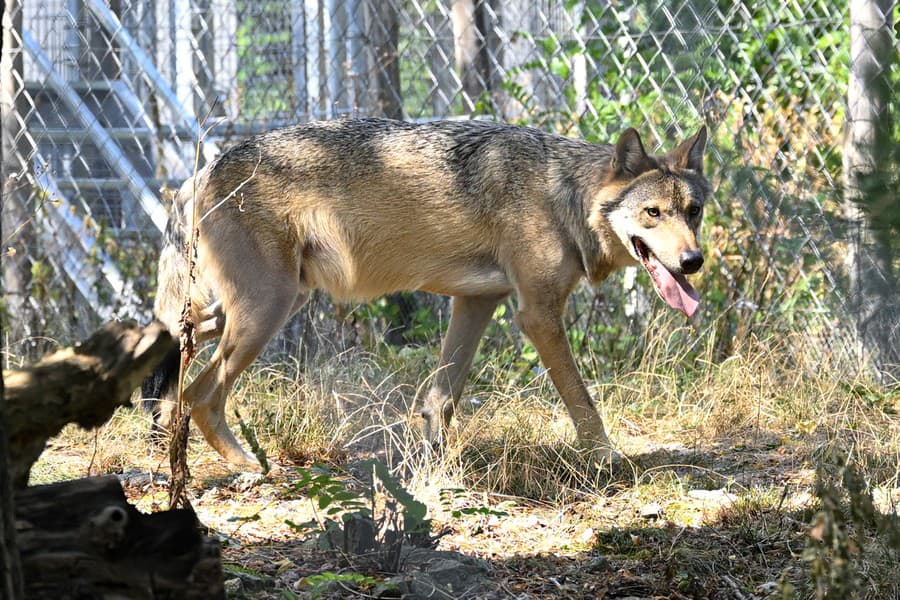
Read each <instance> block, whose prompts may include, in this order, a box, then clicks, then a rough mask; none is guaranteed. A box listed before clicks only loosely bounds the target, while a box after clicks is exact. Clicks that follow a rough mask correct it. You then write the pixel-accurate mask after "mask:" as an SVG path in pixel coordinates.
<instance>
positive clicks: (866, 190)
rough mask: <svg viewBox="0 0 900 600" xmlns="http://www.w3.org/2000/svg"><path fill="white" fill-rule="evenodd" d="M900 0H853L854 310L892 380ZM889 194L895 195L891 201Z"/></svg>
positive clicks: (850, 178) (850, 161)
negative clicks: (895, 21) (894, 103)
mask: <svg viewBox="0 0 900 600" xmlns="http://www.w3.org/2000/svg"><path fill="white" fill-rule="evenodd" d="M892 4H893V0H851V2H850V46H851V48H850V81H849V85H848V90H847V136H846V141H845V144H844V157H843V160H844V177H845V182H846V196H845V204H844V214H845V216H846V218H847V221H848V226H849V233H850V235H849V238H850V244H849V248H848V256H847V265H848V270H849V273H850V286H851V289H850V293H851V304H852V309H853V311H854V313H855V316H856V319H857V334H858V341H859V344H860V350H861V352H860V354H861V356H863V357H864V358H867V359H870V360H872V361H874V363H875V365H876V367H877V368H878V369H879V371H880V372H881V374H882V375H884V376H886V378H887V379H891V378H893V379H897V378H900V344H897V343H896V341H897V339H898V338H900V301H898V291H900V290H898V286H897V279H896V275H895V273H894V269H893V254H894V250H893V248H892V237H893V235H894V233H893V232H892V230H891V229H890V225H888V223H890V222H891V218H892V216H893V215H892V213H893V212H894V211H896V210H898V206H897V199H896V198H895V197H893V194H890V193H886V192H889V183H888V182H889V177H890V169H891V162H892V161H893V160H895V152H896V148H895V142H894V141H893V139H892V123H891V115H890V102H891V94H892V89H891V81H890V72H891V63H892V62H893V59H894V52H895V51H894V47H893V38H892V31H891V21H892V16H891V10H892ZM885 198H887V200H885Z"/></svg>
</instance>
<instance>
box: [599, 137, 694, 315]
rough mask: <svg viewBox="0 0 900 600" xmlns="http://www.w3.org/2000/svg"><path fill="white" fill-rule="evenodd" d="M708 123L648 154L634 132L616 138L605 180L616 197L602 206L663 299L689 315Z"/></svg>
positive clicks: (628, 250) (622, 242)
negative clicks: (670, 145) (674, 145)
mask: <svg viewBox="0 0 900 600" xmlns="http://www.w3.org/2000/svg"><path fill="white" fill-rule="evenodd" d="M705 147H706V128H705V127H701V128H700V131H698V132H697V133H696V134H695V135H694V136H693V137H691V138H689V139H688V140H686V141H685V142H683V143H682V144H681V145H679V146H678V147H677V148H675V149H674V150H672V151H670V152H668V153H666V154H663V155H659V156H650V155H648V154H647V153H646V152H645V151H644V145H643V144H642V143H641V138H640V136H639V135H638V133H637V131H635V130H634V129H629V130H627V131H626V132H625V133H623V134H622V136H621V137H620V138H619V140H618V142H617V143H616V146H615V149H614V151H613V155H612V158H611V159H610V168H609V180H608V184H609V186H610V187H611V189H614V190H616V194H615V196H613V197H611V198H608V199H607V200H605V201H604V202H603V206H602V207H600V211H601V212H602V213H603V214H604V215H605V218H606V220H607V222H608V224H609V226H610V227H611V229H612V231H613V232H614V233H615V236H616V237H617V238H618V241H619V242H620V243H621V244H622V245H623V246H624V247H625V249H626V251H627V252H628V254H630V255H631V257H632V258H633V259H634V260H636V261H638V262H639V263H641V264H642V265H643V266H644V268H645V269H647V272H648V273H649V274H650V278H651V279H652V280H653V286H654V287H655V288H656V291H657V293H658V294H659V295H660V297H661V298H662V299H663V300H665V302H666V304H668V305H669V306H671V307H672V308H675V309H677V310H680V311H681V312H683V313H684V314H685V315H687V316H689V317H690V316H691V315H693V314H694V311H696V309H697V306H698V304H699V296H698V294H697V292H696V290H694V288H693V287H692V286H691V284H690V283H688V282H687V279H685V275H690V274H691V273H696V272H697V271H698V270H699V269H700V267H701V266H702V265H703V253H702V252H701V251H700V248H699V246H698V245H697V232H698V230H699V228H700V221H701V220H702V218H703V205H704V203H705V201H706V198H707V196H708V195H709V193H710V185H709V182H708V181H707V180H706V178H705V177H704V176H703V151H704V149H705Z"/></svg>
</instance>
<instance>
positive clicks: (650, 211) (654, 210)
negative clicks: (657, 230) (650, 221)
mask: <svg viewBox="0 0 900 600" xmlns="http://www.w3.org/2000/svg"><path fill="white" fill-rule="evenodd" d="M647 214H648V215H650V216H651V217H658V216H659V209H658V208H657V207H655V206H648V207H647Z"/></svg>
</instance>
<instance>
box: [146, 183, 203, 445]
mask: <svg viewBox="0 0 900 600" xmlns="http://www.w3.org/2000/svg"><path fill="white" fill-rule="evenodd" d="M197 177H199V175H198V176H197ZM193 191H194V178H190V179H188V180H187V181H186V182H185V183H184V185H182V186H181V189H180V190H179V191H178V193H177V194H176V195H175V200H174V201H173V203H172V207H171V209H170V211H169V220H168V222H167V223H166V230H165V233H164V234H163V246H162V249H161V250H160V253H159V269H158V271H157V288H156V300H155V301H154V303H153V315H154V317H155V318H156V319H157V320H159V321H161V322H162V323H163V324H164V325H165V326H166V327H167V328H168V329H169V332H170V333H171V334H172V336H173V337H174V338H175V339H176V340H177V339H179V338H180V320H181V312H182V307H183V306H184V293H185V290H186V289H187V285H186V283H187V278H188V269H189V261H188V255H187V240H188V237H189V235H190V228H191V221H192V217H193V215H192V212H193ZM180 367H181V352H180V350H179V348H178V347H177V346H175V347H173V348H172V350H170V351H169V352H168V353H167V354H166V356H165V358H164V359H163V361H162V362H161V363H160V364H159V365H158V366H157V367H156V369H154V371H153V372H152V373H150V375H148V376H147V378H146V379H145V380H144V381H143V383H142V384H141V397H142V404H143V406H144V409H145V410H147V411H148V412H150V413H151V414H152V415H153V421H154V424H155V427H154V429H155V430H157V429H158V426H160V425H162V426H163V427H165V426H168V425H169V424H168V423H166V422H165V421H166V419H165V418H162V419H161V416H164V413H165V412H167V411H166V410H165V406H163V405H164V404H168V405H169V406H174V401H175V398H176V386H177V384H178V371H179V369H180Z"/></svg>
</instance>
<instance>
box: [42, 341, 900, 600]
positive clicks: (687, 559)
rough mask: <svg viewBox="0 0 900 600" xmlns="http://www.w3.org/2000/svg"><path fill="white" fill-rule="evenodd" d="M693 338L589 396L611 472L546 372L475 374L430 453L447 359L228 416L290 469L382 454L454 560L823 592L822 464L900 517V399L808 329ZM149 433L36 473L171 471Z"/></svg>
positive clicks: (880, 569) (299, 378) (865, 560)
mask: <svg viewBox="0 0 900 600" xmlns="http://www.w3.org/2000/svg"><path fill="white" fill-rule="evenodd" d="M691 335H692V333H691V332H690V331H687V330H675V331H671V330H670V331H669V333H668V334H667V335H666V337H665V339H663V336H662V335H660V336H658V337H657V338H656V339H654V340H651V341H650V342H649V343H648V345H647V346H646V348H645V352H644V354H643V357H642V358H641V359H640V360H639V361H636V362H635V364H636V365H637V366H636V368H634V369H632V370H630V371H628V372H623V373H618V374H615V375H612V374H610V376H609V377H607V378H606V379H604V380H602V381H601V382H599V383H594V384H593V386H592V387H593V389H592V392H593V393H594V394H595V396H596V397H598V398H602V402H601V403H600V404H601V410H602V413H603V417H604V419H605V421H606V423H607V425H608V427H609V429H610V432H611V434H612V438H613V440H614V443H616V444H617V446H618V448H619V450H620V451H621V452H622V454H623V458H622V460H620V461H617V462H616V463H614V464H613V465H612V466H610V465H609V464H602V463H598V462H597V460H596V458H595V456H594V454H593V453H591V452H589V451H585V450H583V449H581V448H579V447H578V446H577V444H576V443H575V440H574V431H573V428H572V426H571V424H570V423H569V421H568V417H567V416H566V413H565V410H564V409H563V408H561V407H560V405H559V402H558V401H557V399H556V394H555V392H554V391H553V389H552V386H551V384H550V382H549V379H548V378H547V376H546V374H538V375H537V376H536V377H534V378H533V379H531V380H530V381H528V382H527V383H524V384H523V383H522V382H521V380H520V379H519V378H518V377H512V376H511V375H510V374H509V372H508V370H507V369H505V368H504V367H501V366H497V365H495V364H484V365H481V366H480V369H481V371H480V372H478V373H476V374H475V376H474V377H473V380H474V383H473V385H471V386H470V388H469V389H468V390H467V395H466V397H465V401H464V403H463V406H462V407H461V411H460V413H461V415H460V417H459V418H458V419H457V420H456V422H455V424H454V426H453V427H452V428H451V430H450V431H449V432H448V436H447V440H446V445H445V447H444V450H443V452H441V453H439V454H435V453H431V452H428V451H427V450H426V448H425V446H423V444H422V440H421V436H420V435H419V432H418V429H417V426H418V416H417V414H416V412H415V399H416V398H417V397H418V396H421V395H422V393H423V391H424V390H425V389H426V388H427V386H428V385H429V384H430V376H429V375H428V372H430V371H431V369H433V365H434V350H433V349H404V350H401V351H393V350H389V349H387V350H380V351H379V353H378V355H377V356H375V355H370V354H365V353H362V352H358V351H354V352H348V353H344V354H342V355H340V356H337V357H334V358H332V359H330V360H328V361H324V362H322V363H319V364H316V365H315V366H314V367H309V368H307V369H305V372H302V373H301V372H300V369H298V367H297V366H296V365H295V364H291V363H289V362H288V363H286V364H283V363H282V364H270V365H258V366H256V367H253V368H252V369H251V370H250V372H249V373H248V374H247V375H245V376H243V377H242V378H241V380H240V382H239V384H238V386H237V388H236V390H235V392H234V394H233V396H232V398H231V400H230V402H231V404H230V406H233V407H236V408H238V409H239V411H240V413H241V415H242V416H243V418H244V420H245V421H247V422H249V423H251V424H252V426H253V427H254V428H255V429H256V432H257V437H258V438H259V439H260V441H261V443H262V445H263V446H264V447H265V448H266V450H267V452H268V454H269V456H270V457H271V458H273V459H274V460H275V461H276V462H277V463H281V464H293V465H311V464H313V463H327V464H331V465H335V466H342V467H348V468H349V473H353V467H352V465H353V464H354V462H355V461H357V460H358V459H360V458H366V457H369V456H372V455H374V456H377V457H379V458H381V459H382V460H383V461H384V462H386V463H388V464H389V465H392V466H393V468H394V470H395V472H396V473H398V474H399V475H400V476H401V477H402V478H403V480H404V481H405V482H406V483H407V486H408V489H410V491H412V492H413V493H414V495H415V496H416V497H417V498H419V499H420V500H421V501H423V502H425V503H426V504H427V505H428V506H429V507H430V509H431V511H432V517H433V518H434V520H435V521H436V522H438V523H439V524H441V525H444V526H447V527H449V528H450V529H451V531H452V533H451V534H450V535H449V536H447V537H446V538H445V541H444V542H443V547H445V548H453V549H458V550H462V551H465V552H467V553H470V554H475V555H478V556H481V557H492V558H493V559H496V560H500V559H501V558H502V557H508V558H509V560H512V558H511V557H515V556H518V555H530V554H535V553H536V552H540V551H547V552H553V553H554V554H558V555H561V556H576V557H577V556H585V557H590V556H594V555H596V553H598V552H599V553H602V554H603V555H604V556H606V557H608V559H609V560H610V561H611V562H612V567H611V569H612V570H611V571H610V573H613V572H615V570H616V569H618V570H621V569H625V570H627V571H628V572H630V573H643V574H644V575H642V577H643V579H641V580H640V582H638V581H637V580H631V579H628V578H625V579H622V580H621V581H628V582H630V583H628V585H626V584H625V583H621V582H620V583H619V584H616V585H619V587H615V585H613V584H610V585H612V587H610V588H608V589H609V590H612V592H615V590H619V591H620V592H621V594H625V595H628V594H630V595H641V594H645V595H653V594H656V595H662V596H668V595H670V594H673V595H671V596H669V597H715V593H714V591H715V590H731V592H730V593H731V594H732V596H724V597H741V596H740V595H742V596H743V597H746V598H750V597H755V598H765V597H773V596H774V595H775V594H776V593H779V594H780V593H784V594H789V592H788V591H787V590H789V588H793V589H794V590H795V592H794V593H795V594H796V597H808V596H811V595H813V594H814V592H815V589H816V588H815V585H814V584H813V582H812V579H811V575H810V573H811V572H812V567H811V565H812V564H813V562H812V559H809V560H806V559H804V558H803V557H804V556H805V555H804V552H806V548H807V547H808V546H810V544H812V547H814V548H815V547H816V544H815V543H814V542H811V541H810V540H811V538H810V536H809V535H808V532H809V531H810V530H809V524H810V523H811V522H813V521H814V515H815V514H817V511H819V510H820V509H822V507H823V503H822V500H821V499H819V498H817V497H816V495H815V481H816V468H817V467H819V468H820V470H821V469H822V468H824V469H825V470H826V471H827V470H828V469H829V468H830V469H832V471H834V470H835V469H837V468H838V467H836V466H835V463H834V462H833V461H832V458H833V457H834V456H836V455H838V454H839V455H840V456H843V457H846V460H847V462H848V463H849V464H851V465H852V466H853V468H854V469H856V470H857V472H858V473H859V474H860V475H861V477H862V478H863V480H864V481H865V483H866V485H867V486H868V488H867V490H868V493H869V494H870V495H871V496H872V497H873V498H874V499H875V506H876V507H877V509H878V511H880V513H882V514H893V515H896V514H897V510H898V508H897V507H898V502H900V418H898V411H900V392H897V391H893V392H891V391H885V390H884V389H883V388H880V387H879V386H877V385H874V384H872V383H871V382H870V381H867V380H866V379H865V378H864V377H862V376H859V377H856V376H851V375H847V374H846V373H845V372H843V371H841V370H840V369H838V368H837V366H836V365H833V364H829V363H828V361H827V359H823V358H821V356H819V355H817V354H816V353H815V352H813V351H812V349H807V348H805V347H804V340H803V338H802V337H799V336H798V337H796V338H792V339H786V338H771V339H766V340H760V341H757V342H754V343H752V344H748V345H746V346H745V347H742V348H739V349H738V351H737V352H736V353H735V355H734V356H732V357H731V358H729V359H727V360H725V361H721V362H717V361H714V360H713V358H712V355H711V352H712V350H711V348H712V347H713V344H712V343H711V342H710V344H709V348H710V350H705V349H701V350H697V348H696V347H694V348H690V349H689V350H685V349H684V348H687V347H688V345H686V344H684V343H683V339H684V338H689V337H690V336H691ZM678 336H682V339H681V340H679V338H678ZM588 359H590V357H588ZM148 426H149V423H148V421H147V418H146V417H145V416H144V415H142V414H141V413H140V412H138V411H137V410H134V411H120V412H119V413H118V414H117V416H116V417H115V418H114V419H113V420H112V421H111V422H110V423H109V424H107V425H106V426H105V427H103V428H101V429H100V430H99V431H98V432H96V433H85V432H79V431H76V430H74V429H70V430H67V431H66V432H65V433H64V434H63V435H62V436H60V437H59V438H57V439H56V440H55V441H54V443H53V448H52V451H51V452H49V453H48V454H46V455H45V457H44V458H43V459H42V461H41V462H40V463H39V465H38V467H37V469H36V471H35V474H34V478H35V479H36V480H52V479H59V478H62V477H72V476H82V475H84V474H86V472H87V471H88V465H91V466H90V471H91V472H94V473H96V472H121V471H125V470H129V469H132V468H134V467H135V466H138V467H140V468H144V469H146V468H147V467H148V466H149V467H150V468H153V469H160V468H163V467H164V465H163V464H162V463H164V462H165V461H164V457H163V456H162V455H161V453H157V454H151V453H148V450H147V446H146V443H145V431H146V429H147V428H148ZM191 464H192V470H193V471H194V473H195V476H196V477H197V481H198V482H205V481H210V480H211V479H210V476H208V473H213V472H214V473H219V474H221V473H222V472H226V469H225V467H224V466H223V465H222V464H221V462H220V461H218V459H217V458H216V457H215V456H211V454H210V452H209V451H208V449H207V448H206V447H205V444H203V443H202V442H199V441H198V442H197V443H194V444H192V448H191ZM274 477H275V478H276V480H277V478H278V477H279V475H278V474H276V475H275V476H274ZM288 483H289V482H288ZM198 487H205V484H204V483H200V484H198ZM448 488H454V489H459V490H462V491H460V492H457V493H456V497H455V500H454V502H455V503H457V504H458V505H468V506H490V507H503V508H504V510H506V511H507V512H508V513H509V516H508V517H506V518H503V517H500V518H498V517H491V518H486V517H484V516H481V517H478V516H470V517H462V518H458V517H457V518H454V517H451V516H450V515H449V514H448V513H447V511H446V510H445V509H446V506H442V503H441V490H445V489H448ZM195 493H196V494H197V495H198V496H199V495H202V494H203V493H204V491H203V489H198V490H195ZM276 497H277V494H276ZM242 501H243V502H248V500H247V499H242V500H237V501H236V502H238V503H240V502H242ZM276 501H277V500H273V502H276ZM292 501H293V500H292ZM840 502H849V500H847V499H846V498H844V499H843V500H840V501H839V502H838V503H839V506H838V507H837V508H835V509H834V510H836V511H837V513H835V514H838V513H841V511H844V512H845V513H847V514H850V512H852V510H851V509H852V506H851V504H846V506H845V504H840ZM235 510H236V509H235ZM260 510H262V509H260ZM292 510H293V509H292ZM275 514H276V515H277V514H280V513H277V512H276V513H275ZM841 514H843V513H841ZM204 519H205V520H206V521H207V522H210V521H212V522H214V523H215V522H217V521H215V517H214V516H206V517H204ZM272 519H273V520H277V519H278V517H277V516H275V517H272ZM536 523H537V525H536ZM848 523H849V524H848V525H847V527H849V528H850V529H852V530H853V531H854V532H856V533H858V534H859V535H860V536H861V537H860V538H859V540H861V541H859V542H854V543H857V546H856V548H857V554H855V555H853V561H854V565H856V566H855V568H856V569H857V571H856V572H858V573H859V574H860V575H859V586H858V594H857V595H858V597H867V598H879V597H889V596H884V595H883V594H885V593H888V594H889V593H895V592H896V591H897V584H896V583H891V579H890V573H891V569H890V568H889V567H888V566H887V565H888V564H889V562H888V561H890V560H894V559H896V558H897V557H898V553H900V549H892V548H891V547H890V544H887V545H886V542H885V539H887V538H884V536H883V534H882V533H881V532H880V530H879V529H878V528H877V527H875V526H872V527H869V528H866V527H863V526H858V525H855V524H854V523H852V522H848ZM245 529H246V528H245ZM473 532H474V533H473ZM258 535H264V533H260V534H258ZM820 545H821V544H820ZM823 551H824V550H823ZM829 557H830V558H829ZM503 560H506V559H505V558H504V559H503ZM584 560H587V558H585V559H584ZM822 560H823V561H824V562H823V563H822V564H826V567H825V568H826V570H827V568H828V567H827V565H828V564H832V563H830V562H829V561H832V562H833V561H834V560H836V559H835V558H834V556H833V555H829V554H827V552H826V554H825V558H824V559H822ZM504 564H505V563H504ZM510 564H511V563H510ZM816 564H818V563H816ZM497 567H498V569H499V571H498V572H502V571H503V565H501V564H499V563H498V565H497ZM617 581H618V580H617ZM779 582H780V583H779ZM628 586H632V587H628ZM891 586H893V587H891ZM735 590H738V592H735ZM612 592H611V593H610V595H611V597H615V594H614V593H612ZM626 592H628V594H626ZM675 594H682V596H677V595H675ZM261 597H263V596H261ZM535 597H540V596H539V595H538V596H535ZM720 597H722V596H720ZM787 597H790V595H788V596H787Z"/></svg>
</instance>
